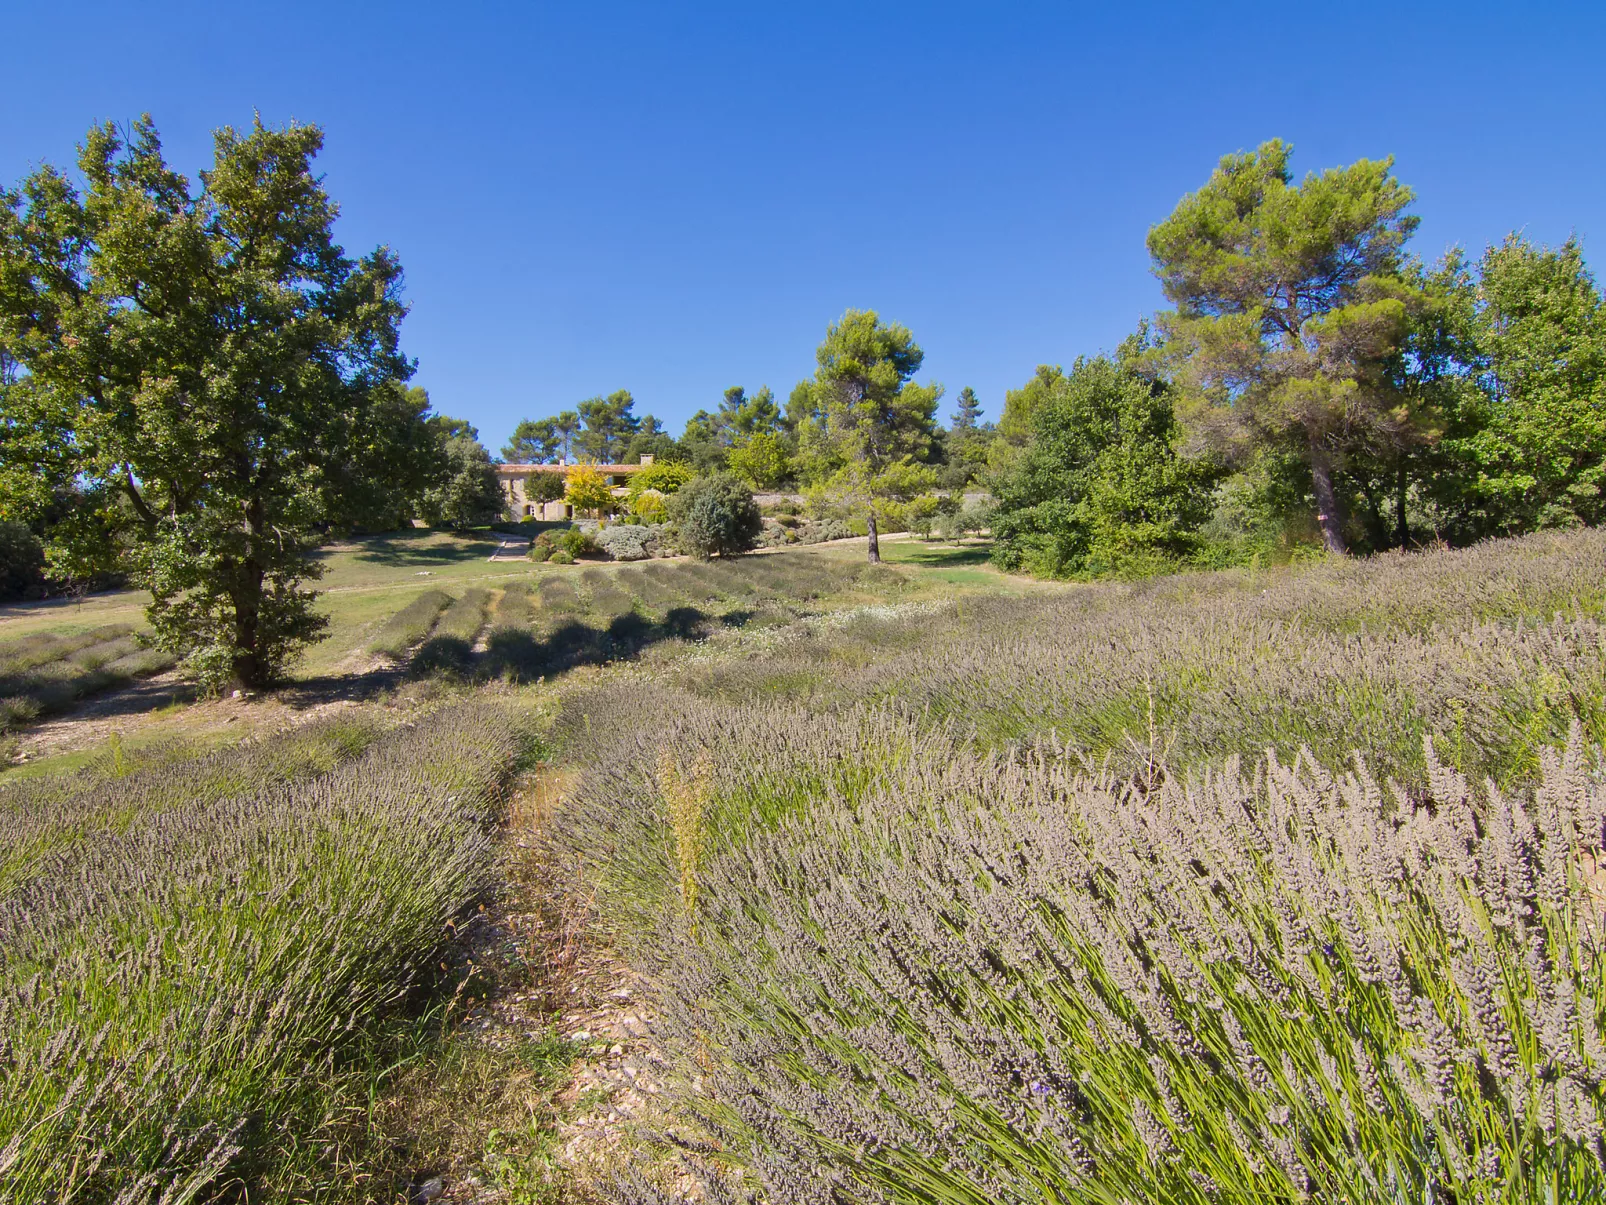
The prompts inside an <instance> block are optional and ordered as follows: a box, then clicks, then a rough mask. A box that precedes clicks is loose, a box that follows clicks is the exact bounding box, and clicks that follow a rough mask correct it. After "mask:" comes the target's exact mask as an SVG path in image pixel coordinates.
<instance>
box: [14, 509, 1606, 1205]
mask: <svg viewBox="0 0 1606 1205" xmlns="http://www.w3.org/2000/svg"><path fill="white" fill-rule="evenodd" d="M491 547H492V545H491V543H490V542H488V541H485V540H479V539H472V538H459V537H454V536H447V535H441V534H437V533H427V532H420V533H409V534H408V535H407V536H405V537H399V538H392V539H387V540H378V541H367V542H363V543H360V544H353V545H350V546H340V547H334V548H331V549H329V550H328V552H327V561H328V566H329V570H328V575H327V577H326V578H325V585H326V586H327V587H328V589H329V592H328V594H326V595H325V602H324V605H325V606H326V607H327V608H328V609H329V612H330V614H331V616H332V620H333V622H332V624H331V631H332V635H331V638H330V640H329V641H327V642H326V643H325V645H323V646H320V648H319V649H318V650H317V652H316V653H315V655H314V656H313V657H310V658H309V659H308V661H307V662H306V663H305V664H304V665H303V666H302V667H301V668H300V670H299V671H298V673H299V675H300V676H299V679H298V683H297V684H295V685H293V686H292V688H291V689H289V690H287V691H286V692H283V693H282V695H280V696H279V697H276V698H266V697H265V698H261V699H245V700H232V699H223V700H210V701H207V700H203V701H199V702H196V703H194V704H191V705H184V706H176V707H175V706H169V707H167V708H165V709H164V710H162V711H161V712H159V713H155V714H152V715H149V716H142V717H132V716H131V717H126V718H125V719H116V718H114V719H112V720H110V721H108V720H104V719H85V720H84V721H83V722H82V723H83V726H84V730H85V733H86V737H85V741H84V743H83V745H82V746H81V747H78V748H75V749H73V750H72V751H71V752H70V753H59V754H56V755H54V756H50V757H41V758H39V759H37V760H36V761H34V762H32V763H30V764H29V765H28V766H26V767H24V768H23V771H24V772H26V775H27V776H24V775H23V773H19V772H18V771H13V772H11V773H10V774H8V775H4V776H0V1051H4V1052H5V1055H4V1057H5V1058H6V1059H7V1060H9V1062H8V1063H7V1064H6V1065H7V1067H8V1069H9V1071H12V1072H20V1075H21V1077H20V1078H15V1077H13V1079H14V1082H17V1083H23V1084H25V1085H26V1090H25V1091H22V1092H11V1093H8V1094H6V1096H5V1099H4V1101H3V1103H0V1200H3V1199H16V1200H19V1201H20V1200H35V1199H38V1200H64V1199H69V1198H70V1199H75V1200H84V1201H111V1200H114V1199H126V1200H129V1201H134V1200H142V1199H150V1200H155V1199H157V1198H158V1197H159V1196H161V1195H162V1194H165V1199H170V1200H179V1199H191V1200H197V1201H204V1200H212V1199H219V1200H222V1199H235V1198H234V1197H231V1196H230V1195H229V1194H230V1193H233V1192H235V1191H237V1190H238V1189H240V1188H242V1187H243V1188H245V1189H246V1190H247V1191H249V1193H250V1195H251V1196H252V1197H253V1198H256V1199H283V1200H296V1201H301V1200H306V1201H314V1200H317V1201H331V1202H335V1201H339V1202H345V1201H351V1202H355V1201H365V1202H366V1201H398V1202H399V1201H402V1200H406V1199H407V1198H408V1197H409V1196H410V1195H415V1194H416V1192H417V1191H418V1185H419V1184H421V1183H424V1181H425V1179H427V1178H428V1177H429V1176H433V1175H437V1174H439V1175H444V1176H445V1177H446V1182H448V1183H449V1182H451V1177H453V1176H456V1177H459V1178H462V1177H466V1176H470V1175H472V1176H474V1177H477V1180H476V1181H474V1182H475V1183H478V1184H479V1185H481V1187H482V1188H484V1189H486V1190H487V1191H495V1192H497V1193H500V1194H501V1196H500V1198H499V1199H503V1200H509V1201H514V1202H527V1203H529V1205H536V1203H538V1202H540V1203H546V1202H555V1201H559V1200H568V1199H593V1198H595V1197H598V1196H600V1197H601V1198H602V1199H607V1200H615V1201H619V1202H623V1203H625V1205H635V1203H638V1202H639V1203H643V1205H645V1203H650V1202H658V1201H664V1200H678V1199H684V1198H683V1194H684V1192H685V1190H686V1187H687V1185H688V1184H689V1183H691V1182H693V1181H700V1182H702V1183H703V1185H704V1187H703V1189H702V1191H703V1192H705V1193H706V1194H707V1199H711V1200H727V1199H746V1198H745V1196H744V1195H743V1194H746V1193H748V1192H750V1191H757V1192H759V1194H760V1197H759V1199H760V1200H764V1201H768V1202H773V1203H775V1205H787V1203H791V1202H798V1203H801V1202H804V1201H811V1202H812V1201H815V1200H817V1199H819V1196H820V1193H821V1192H829V1193H831V1194H834V1199H841V1200H853V1201H864V1202H908V1203H909V1205H915V1203H916V1202H919V1203H920V1205H934V1203H936V1205H947V1203H949V1202H953V1203H964V1205H973V1203H980V1202H992V1201H1020V1202H1026V1201H1041V1200H1060V1201H1086V1202H1090V1203H1091V1202H1099V1203H1101V1205H1102V1203H1104V1202H1108V1201H1112V1200H1130V1201H1133V1202H1152V1203H1153V1205H1170V1203H1172V1202H1195V1201H1197V1202H1200V1203H1201V1205H1203V1203H1204V1202H1207V1201H1211V1202H1243V1203H1246V1205H1247V1203H1249V1202H1255V1203H1257V1205H1258V1203H1259V1202H1263V1201H1275V1202H1284V1201H1286V1202H1293V1201H1298V1200H1307V1199H1309V1200H1349V1201H1354V1202H1363V1201H1364V1202H1373V1201H1375V1202H1379V1203H1381V1202H1390V1203H1394V1202H1398V1201H1401V1200H1411V1201H1423V1200H1432V1201H1455V1202H1462V1201H1476V1200H1489V1201H1494V1200H1499V1201H1515V1202H1532V1203H1533V1205H1559V1203H1561V1202H1571V1201H1584V1200H1592V1199H1598V1198H1599V1196H1600V1195H1601V1193H1602V1192H1603V1191H1606V1172H1603V1170H1602V1169H1603V1167H1606V1149H1603V1147H1602V1143H1601V1138H1600V1135H1601V1132H1602V1127H1601V1119H1602V1117H1603V1116H1606V959H1603V958H1602V956H1601V953H1600V928H1599V925H1598V918H1599V917H1600V916H1601V915H1602V911H1603V906H1606V874H1603V873H1602V872H1601V870H1600V867H1601V866H1602V864H1603V863H1606V848H1603V843H1602V837H1603V825H1606V764H1603V761H1602V749H1603V746H1606V631H1603V629H1602V623H1603V618H1602V617H1603V612H1606V584H1603V579H1602V575H1601V573H1600V571H1599V566H1600V564H1601V563H1602V560H1603V557H1606V538H1603V537H1602V536H1601V535H1600V534H1598V533H1593V532H1576V533H1570V534H1558V535H1542V536H1534V537H1530V538H1527V539H1525V540H1520V541H1511V542H1506V543H1499V544H1491V545H1487V546H1482V547H1479V548H1475V549H1471V550H1467V551H1463V552H1455V553H1449V552H1434V553H1427V554H1422V555H1417V556H1402V557H1389V558H1380V559H1377V560H1374V561H1353V562H1327V563H1320V564H1316V565H1311V566H1307V567H1305V568H1302V569H1299V570H1279V571H1273V572H1262V573H1247V572H1233V573H1219V574H1196V575H1188V576H1182V577H1176V578H1166V579H1158V580H1155V581H1150V582H1142V583H1131V584H1121V583H1110V584H1102V585H1076V586H1052V585H1044V584H1040V583H1032V582H1026V581H1022V580H1018V579H1011V578H1006V577H1003V576H1001V575H999V574H997V573H996V572H995V571H993V570H992V569H990V568H989V567H987V566H986V564H985V549H984V548H983V547H981V546H979V545H977V546H960V547H955V546H944V545H927V544H921V543H918V542H915V541H887V542H886V544H885V545H884V548H883V552H884V556H885V558H886V562H887V563H886V564H884V565H882V566H879V567H871V566H867V565H865V564H864V561H863V546H862V544H858V545H844V546H838V547H829V546H827V547H823V548H810V549H806V550H786V551H783V552H778V553H776V554H773V555H765V556H754V557H748V558H743V559H741V560H738V561H735V562H732V563H729V564H726V563H721V562H714V563H712V564H694V563H688V562H662V561H658V562H642V563H636V564H629V565H591V566H570V567H557V566H537V565H526V564H523V563H494V562H487V561H486V559H485V558H486V557H487V556H488V555H489V554H490V549H491ZM135 602H137V600H132V601H131V600H130V597H129V596H120V597H116V598H108V599H97V600H91V601H87V602H86V603H85V604H84V605H83V607H82V608H81V609H77V610H73V611H68V610H66V609H57V610H55V611H54V612H49V610H48V609H43V608H33V609H25V610H24V611H22V612H21V613H18V612H12V613H11V614H9V615H8V616H7V618H6V620H5V624H14V625H17V626H10V627H7V626H0V650H4V649H5V648H7V647H9V648H11V649H12V664H13V667H14V669H15V670H16V671H17V672H31V668H32V667H31V666H30V665H29V664H27V663H28V662H29V661H30V659H31V658H39V657H45V658H55V659H56V660H61V659H62V658H61V656H58V654H60V655H64V656H70V655H72V652H70V651H68V650H69V646H70V647H71V649H72V650H73V651H76V650H78V649H80V648H82V649H89V648H95V647H98V646H104V647H106V648H110V642H111V641H114V640H117V639H126V637H125V636H123V635H120V634H118V635H113V634H112V633H108V632H106V631H100V632H99V633H96V632H95V631H94V629H95V628H96V627H97V626H101V625H104V624H105V623H108V622H110V618H109V616H111V615H114V614H116V613H118V612H117V608H119V607H122V608H128V607H131V606H133V605H134V603H135ZM52 616H53V619H54V622H51V619H52ZM19 620H20V621H22V622H21V623H18V621H19ZM30 649H31V650H33V651H31V652H30V651H28V650H30ZM92 659H93V658H92ZM43 663H44V662H41V664H43ZM66 714H67V715H68V716H69V717H70V716H71V715H72V714H73V713H72V712H71V711H70V710H69V711H68V712H67V713H66ZM136 719H137V720H138V726H137V728H136V727H135V720H136ZM55 723H56V725H57V726H58V727H62V726H65V727H68V728H70V727H71V725H72V724H73V723H74V721H72V720H71V719H67V720H57V721H56V722H55ZM24 734H25V735H26V729H24ZM484 909H489V911H488V912H487V911H484ZM489 916H498V917H503V918H504V919H503V920H498V921H494V922H488V921H485V920H484V919H483V918H485V917H489ZM505 918H513V919H511V920H509V919H505ZM520 918H522V919H520ZM486 924H491V925H492V927H493V928H494V927H495V926H496V925H501V926H502V928H501V929H497V930H496V932H500V933H503V934H504V936H503V937H499V938H497V939H496V940H495V941H490V943H489V944H486V942H487V940H488V939H487V937H486V936H485V934H486V933H489V932H490V930H488V929H486V928H485V925H486ZM509 926H511V927H509ZM472 933H480V934H481V936H480V937H474V938H471V937H470V936H469V935H470V934H472ZM588 958H589V959H592V960H594V961H595V963H596V965H605V964H614V963H617V964H619V966H620V967H621V968H623V969H622V970H620V971H619V972H617V973H619V974H623V973H625V972H626V971H629V972H630V973H634V974H639V975H641V976H644V977H645V978H644V979H643V980H639V981H638V980H631V982H647V983H650V984H652V985H654V989H653V994H652V998H651V999H650V1000H644V1001H642V1003H641V1004H640V1005H633V1006H632V1007H637V1008H649V1009H650V1010H651V1011H652V1012H653V1014H654V1015H655V1017H656V1019H657V1022H656V1028H655V1030H654V1035H655V1036H654V1037H653V1039H652V1042H653V1045H652V1052H653V1057H654V1059H660V1060H661V1065H662V1067H663V1083H664V1085H665V1089H664V1092H663V1096H662V1098H661V1099H660V1100H659V1101H658V1102H657V1107H658V1108H659V1112H658V1113H657V1114H656V1115H655V1120H654V1121H652V1123H651V1124H646V1123H643V1126H642V1127H641V1128H640V1130H639V1131H631V1130H630V1129H629V1126H628V1124H627V1123H625V1122H623V1121H620V1120H617V1119H616V1120H614V1121H609V1122H606V1123H605V1125H604V1131H605V1133H606V1134H607V1135H609V1137H608V1138H607V1139H606V1140H605V1141H602V1142H601V1143H600V1145H598V1146H595V1147H585V1144H584V1143H581V1144H580V1147H575V1146H574V1143H573V1142H572V1141H570V1139H568V1138H563V1139H560V1137H559V1135H560V1133H562V1134H569V1133H571V1131H570V1130H568V1129H564V1127H565V1126H568V1125H569V1124H570V1122H571V1121H573V1120H574V1119H575V1118H576V1117H578V1116H579V1115H581V1114H587V1113H588V1112H592V1113H594V1112H596V1111H597V1109H598V1106H596V1105H595V1104H594V1103H588V1102H589V1101H591V1100H592V1097H591V1096H590V1095H588V1093H589V1092H591V1089H586V1090H584V1091H581V1090H578V1089H576V1090H575V1091H574V1092H569V1093H568V1094H567V1095H566V1094H565V1092H566V1090H565V1087H564V1085H565V1083H566V1082H567V1077H568V1075H569V1074H571V1072H570V1071H569V1070H568V1069H569V1067H570V1064H571V1061H572V1060H576V1059H578V1060H579V1062H576V1063H574V1066H575V1067H577V1068H578V1067H583V1066H587V1065H589V1064H588V1063H587V1062H586V1060H587V1059H588V1058H591V1059H594V1058H598V1057H601V1058H604V1059H605V1058H607V1057H608V1056H607V1052H606V1050H605V1045H606V1044H604V1046H602V1047H599V1046H596V1045H595V1044H592V1045H589V1046H587V1045H585V1044H584V1043H580V1044H579V1045H576V1042H577V1041H578V1039H574V1038H571V1037H567V1036H564V1034H565V1033H566V1032H567V1031H566V1030H565V1029H564V1028H563V1027H564V1026H565V1025H567V1026H568V1028H569V1029H573V1028H574V1023H573V1022H563V1023H562V1024H560V1021H561V1019H562V1018H563V1017H564V1016H565V1015H566V1012H565V1010H566V1009H569V1008H571V1007H572V1001H573V999H575V997H573V996H572V995H571V993H573V992H575V991H579V990H580V987H579V981H577V980H576V981H571V980H569V979H565V978H564V976H565V975H567V974H571V973H572V972H571V971H565V970H563V969H562V968H565V967H573V966H575V965H577V964H578V963H577V960H578V962H584V961H585V960H586V959H588ZM612 973H614V972H610V974H612ZM476 999H477V1000H478V1001H479V1003H478V1004H476V1003H475V1001H476ZM532 1010H534V1011H532ZM543 1010H544V1011H543ZM508 1015H512V1016H514V1017H515V1020H513V1021H506V1020H505V1018H506V1017H507V1016H508ZM497 1017H503V1018H504V1021H503V1022H501V1023H498V1022H496V1020H495V1019H496V1018H497ZM465 1018H466V1020H465ZM498 1024H501V1025H502V1028H498ZM588 1051H589V1052H590V1053H589V1054H588V1053H587V1052H588ZM599 1051H600V1052H601V1053H600V1054H599V1053H598V1052H599ZM8 1073H9V1072H8ZM633 1073H634V1072H632V1074H633ZM602 1113H603V1114H604V1115H605V1114H606V1106H602ZM666 1133H673V1134H674V1135H675V1136H676V1141H675V1142H672V1143H669V1144H667V1145H665V1144H664V1143H663V1141H662V1139H663V1135H665V1134H666ZM581 1148H585V1149H588V1150H591V1151H592V1154H591V1155H588V1156H586V1158H585V1159H581V1158H580V1157H579V1156H578V1155H575V1154H573V1151H574V1150H576V1149H581ZM597 1151H601V1152H602V1154H601V1155H597V1153H596V1152H597ZM598 1159H600V1160H601V1162H600V1163H599V1162H598ZM463 1182H464V1183H468V1181H463ZM125 1191H127V1192H131V1193H132V1195H127V1196H124V1197H121V1198H119V1197H118V1194H119V1193H122V1192H125ZM465 1191H466V1190H465ZM475 1191H478V1190H475ZM7 1193H9V1194H10V1197H9V1198H8V1196H7ZM141 1194H143V1196H141Z"/></svg>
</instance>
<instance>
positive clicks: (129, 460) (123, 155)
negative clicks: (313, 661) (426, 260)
mask: <svg viewBox="0 0 1606 1205" xmlns="http://www.w3.org/2000/svg"><path fill="white" fill-rule="evenodd" d="M322 143H323V135H322V132H321V131H320V130H319V129H318V128H317V127H316V126H306V125H291V126H288V127H286V128H283V129H270V128H267V127H265V126H263V125H262V123H261V122H260V120H258V121H257V122H256V123H255V124H254V126H253V128H252V129H251V130H249V131H248V132H246V133H243V134H242V133H239V132H237V131H235V130H233V129H229V128H225V129H222V130H219V131H218V132H217V134H216V135H215V140H214V158H213V163H212V166H211V168H210V169H209V170H207V171H204V172H202V173H201V174H200V178H199V181H198V183H192V182H191V181H190V180H189V179H187V178H186V177H184V176H183V175H181V174H179V173H178V172H176V171H175V170H173V168H172V167H170V166H169V165H168V163H167V162H166V160H165V158H164V156H163V153H162V147H161V142H160V139H159V138H158V135H157V132H156V129H155V127H154V125H153V124H152V122H151V121H150V119H149V118H148V117H147V118H144V119H142V120H140V121H139V122H137V123H135V124H134V125H133V127H132V128H131V129H129V130H128V131H127V133H126V135H125V134H123V133H120V132H119V131H118V129H117V128H116V127H114V126H112V125H110V124H108V125H105V126H102V127H99V128H96V129H93V130H91V131H90V132H89V134H88V136H87V138H86V139H85V142H84V144H83V146H82V148H81V151H80V155H79V159H78V166H79V169H80V171H81V173H82V184H81V185H79V184H75V183H74V182H73V181H72V180H71V179H69V177H68V176H67V175H66V174H65V173H63V172H61V171H59V170H57V169H55V168H52V167H44V168H41V169H39V170H38V171H36V172H34V173H33V174H32V175H30V176H29V177H28V178H27V179H26V180H25V181H24V182H23V183H22V184H21V185H20V187H19V188H17V189H16V190H14V191H0V346H4V347H5V348H6V349H7V351H8V353H9V354H10V355H11V356H12V357H14V359H15V360H16V362H17V364H18V365H20V378H19V382H18V384H19V385H20V386H22V387H20V388H14V389H10V390H8V391H7V393H6V402H5V405H6V408H7V411H8V413H7V414H6V415H5V416H4V417H5V425H6V426H7V427H8V428H10V429H12V430H15V431H22V432H25V433H26V434H27V442H28V443H29V445H30V446H32V447H34V448H37V449H38V450H39V451H40V453H41V460H40V468H41V469H42V470H48V471H50V472H53V473H56V474H59V475H63V476H67V477H70V478H71V479H72V480H74V481H76V482H78V483H80V484H81V485H82V486H83V487H84V488H85V490H86V497H91V498H96V499H98V500H99V503H100V505H99V507H98V509H97V512H96V513H95V514H94V515H83V516H80V517H79V518H80V520H81V521H79V522H76V523H72V524H65V525H62V526H60V527H58V528H57V529H55V531H54V533H53V540H54V545H55V546H54V547H53V548H52V555H53V557H54V558H55V559H56V561H57V562H58V564H63V565H73V564H81V565H90V564H94V563H95V562H96V561H97V560H104V558H105V557H106V556H107V555H108V554H110V553H115V554H116V555H118V556H120V557H122V558H123V559H124V560H125V561H126V567H127V568H129V569H130V570H131V572H132V574H133V576H134V578H135V580H136V581H138V582H139V584H141V585H143V586H145V587H147V588H148V589H149V590H150V591H151V593H152V595H153V602H152V604H151V608H150V612H149V614H150V618H151V621H152V624H153V626H154V628H155V631H156V634H157V639H158V640H159V641H160V642H161V643H162V644H163V645H165V646H166V647H168V648H170V649H173V650H175V651H176V652H178V653H180V654H181V655H183V656H184V657H185V658H186V660H187V663H188V665H189V667H190V668H191V670H192V671H193V672H194V673H196V674H197V676H199V677H202V678H203V679H207V680H210V681H212V682H214V683H222V682H224V681H228V680H230V679H232V680H233V681H235V682H237V683H239V684H241V685H243V686H259V685H263V684H266V683H269V682H271V681H273V680H274V679H275V678H276V677H278V676H279V674H280V673H281V672H282V670H283V668H284V666H285V664H286V662H287V660H288V659H289V658H290V657H291V656H292V655H293V654H294V653H295V652H296V651H297V650H298V649H299V648H301V647H302V646H303V645H305V644H306V643H308V642H310V641H312V640H315V639H317V638H318V637H319V634H320V630H321V628H322V627H323V625H324V622H325V621H324V620H323V618H322V617H320V616H319V615H317V614H316V613H315V612H314V611H313V609H312V599H313V594H312V592H311V591H310V590H308V589H306V588H305V583H306V582H307V581H308V580H309V579H315V578H316V577H317V576H318V565H317V563H316V561H315V560H313V559H312V558H311V557H310V556H309V543H310V538H309V537H310V533H311V532H312V531H313V529H315V528H316V527H318V526H320V525H324V524H328V523H331V522H339V521H343V520H345V519H346V518H347V517H348V513H349V512H350V511H351V509H352V507H353V505H359V506H360V507H367V506H369V505H370V504H371V500H372V495H373V492H374V490H375V488H376V483H380V484H382V483H383V482H384V481H385V480H386V479H387V475H392V474H399V475H400V476H402V477H404V478H407V479H409V480H410V479H411V478H412V477H414V476H416V472H417V468H418V465H417V463H416V462H417V459H418V457H419V456H420V455H423V454H425V453H424V452H423V451H421V449H427V448H428V447H429V445H430V441H428V440H427V439H422V438H420V436H419V432H418V431H417V430H416V427H417V424H418V422H419V415H418V414H417V413H416V412H415V411H416V408H415V407H410V406H407V405H405V404H401V402H402V400H403V399H402V398H401V397H400V393H401V391H400V388H399V384H400V382H402V381H404V380H405V379H406V378H407V377H408V376H410V375H411V372H412V366H411V364H410V363H409V362H408V361H407V360H406V359H405V358H404V357H403V356H402V355H401V353H400V351H399V350H398V343H397V337H398V327H399V324H400V322H401V319H402V317H403V315H404V314H405V312H406V307H405V306H404V305H403V303H402V301H401V296H400V293H401V281H402V276H401V267H400V265H399V264H398V263H397V261H396V259H395V257H394V256H393V255H392V254H391V252H390V251H389V250H387V249H385V248H379V249H377V250H375V251H373V252H372V253H370V254H368V255H366V256H364V257H362V258H361V259H352V258H350V257H349V256H347V255H346V254H345V252H344V251H343V250H342V249H341V247H340V246H338V245H337V244H336V242H335V240H334V230H333V228H334V222H335V218H336V216H337V212H338V211H337V207H336V205H335V203H334V202H333V201H332V200H331V199H330V197H329V195H328V193H327V192H325V190H324V188H323V186H322V183H321V181H320V179H319V177H317V176H316V175H314V174H313V170H312V161H313V158H314V157H315V156H316V155H317V153H318V151H319V150H320V148H321V146H322ZM398 488H401V489H406V488H408V483H407V481H399V482H398ZM354 495H360V496H361V498H360V499H357V500H355V501H354Z"/></svg>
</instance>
